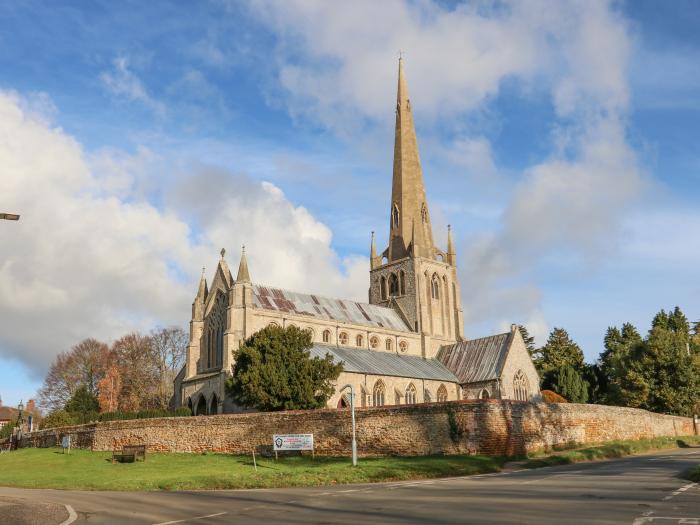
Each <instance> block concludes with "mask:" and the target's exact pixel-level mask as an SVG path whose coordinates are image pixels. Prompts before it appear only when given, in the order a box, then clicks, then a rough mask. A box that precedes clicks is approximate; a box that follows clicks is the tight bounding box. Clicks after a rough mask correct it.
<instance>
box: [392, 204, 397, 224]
mask: <svg viewBox="0 0 700 525" xmlns="http://www.w3.org/2000/svg"><path fill="white" fill-rule="evenodd" d="M391 224H392V225H393V227H394V228H398V227H399V207H398V206H397V205H396V203H394V208H393V209H392V210H391Z"/></svg>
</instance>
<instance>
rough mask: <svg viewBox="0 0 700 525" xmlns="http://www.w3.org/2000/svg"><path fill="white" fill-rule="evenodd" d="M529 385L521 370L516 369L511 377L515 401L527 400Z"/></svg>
mask: <svg viewBox="0 0 700 525" xmlns="http://www.w3.org/2000/svg"><path fill="white" fill-rule="evenodd" d="M529 390H530V385H529V383H528V380H527V377H526V376H525V374H523V371H522V370H518V371H517V372H516V374H515V377H514V378H513V395H514V396H515V399H516V400H517V401H527V400H528V398H529V397H530V395H529Z"/></svg>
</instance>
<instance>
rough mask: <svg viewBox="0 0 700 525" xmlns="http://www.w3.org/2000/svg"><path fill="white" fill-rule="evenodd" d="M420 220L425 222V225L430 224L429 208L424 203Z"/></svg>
mask: <svg viewBox="0 0 700 525" xmlns="http://www.w3.org/2000/svg"><path fill="white" fill-rule="evenodd" d="M420 218H421V220H422V221H423V224H425V223H426V222H428V208H426V207H425V203H423V206H421V209H420Z"/></svg>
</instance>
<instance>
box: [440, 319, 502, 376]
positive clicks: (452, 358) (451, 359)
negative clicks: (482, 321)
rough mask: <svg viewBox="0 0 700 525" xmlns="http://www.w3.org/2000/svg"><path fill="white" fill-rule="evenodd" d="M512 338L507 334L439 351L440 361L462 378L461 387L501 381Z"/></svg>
mask: <svg viewBox="0 0 700 525" xmlns="http://www.w3.org/2000/svg"><path fill="white" fill-rule="evenodd" d="M512 334H513V332H506V333H505V334H498V335H492V336H489V337H482V338H480V339H472V340H471V341H461V342H459V343H455V344H453V345H446V346H443V347H441V348H440V350H439V351H438V354H437V359H438V360H439V361H440V362H441V363H442V364H443V365H445V366H446V367H447V368H448V369H449V370H451V371H452V372H453V373H454V374H455V375H456V376H457V377H458V378H459V383H460V384H464V383H476V382H478V381H489V380H491V379H498V377H500V374H501V370H502V369H503V364H504V363H505V360H506V356H507V354H508V349H509V348H510V344H511V341H512V337H511V336H512Z"/></svg>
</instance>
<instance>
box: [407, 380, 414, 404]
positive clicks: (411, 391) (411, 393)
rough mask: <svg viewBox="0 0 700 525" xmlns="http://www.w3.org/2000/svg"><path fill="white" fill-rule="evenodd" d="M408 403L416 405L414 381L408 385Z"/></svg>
mask: <svg viewBox="0 0 700 525" xmlns="http://www.w3.org/2000/svg"><path fill="white" fill-rule="evenodd" d="M406 404H407V405H415V404H416V387H415V385H414V384H413V383H410V384H409V385H408V386H407V387H406Z"/></svg>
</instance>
